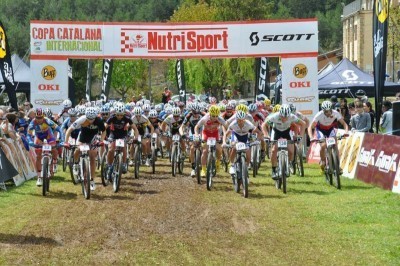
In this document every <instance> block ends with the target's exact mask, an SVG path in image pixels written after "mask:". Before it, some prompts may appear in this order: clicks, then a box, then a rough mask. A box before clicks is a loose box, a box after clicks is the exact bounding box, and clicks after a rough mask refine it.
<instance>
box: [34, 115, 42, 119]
mask: <svg viewBox="0 0 400 266" xmlns="http://www.w3.org/2000/svg"><path fill="white" fill-rule="evenodd" d="M35 118H36V119H43V118H44V116H36V117H35Z"/></svg>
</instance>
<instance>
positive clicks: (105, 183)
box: [100, 152, 110, 187]
mask: <svg viewBox="0 0 400 266" xmlns="http://www.w3.org/2000/svg"><path fill="white" fill-rule="evenodd" d="M106 161H107V160H106V153H105V152H104V153H103V155H102V156H101V165H100V176H101V183H102V184H103V186H105V187H106V186H108V184H109V183H110V182H109V181H108V179H107V162H106Z"/></svg>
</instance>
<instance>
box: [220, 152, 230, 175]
mask: <svg viewBox="0 0 400 266" xmlns="http://www.w3.org/2000/svg"><path fill="white" fill-rule="evenodd" d="M228 158H229V156H228V150H227V149H226V148H224V149H223V150H222V163H223V164H224V171H225V173H227V172H228V162H229V161H228Z"/></svg>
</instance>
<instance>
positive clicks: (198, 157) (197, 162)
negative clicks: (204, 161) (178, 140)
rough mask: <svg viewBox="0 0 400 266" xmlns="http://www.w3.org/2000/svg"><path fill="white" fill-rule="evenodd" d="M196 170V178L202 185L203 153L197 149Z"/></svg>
mask: <svg viewBox="0 0 400 266" xmlns="http://www.w3.org/2000/svg"><path fill="white" fill-rule="evenodd" d="M195 164H196V165H195V170H196V178H197V184H199V185H200V184H201V176H200V172H201V152H200V150H199V149H196V151H195Z"/></svg>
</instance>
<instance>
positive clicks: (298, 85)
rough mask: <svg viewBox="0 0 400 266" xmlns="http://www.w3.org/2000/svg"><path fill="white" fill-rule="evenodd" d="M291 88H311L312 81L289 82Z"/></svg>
mask: <svg viewBox="0 0 400 266" xmlns="http://www.w3.org/2000/svg"><path fill="white" fill-rule="evenodd" d="M289 87H290V88H293V89H295V88H311V81H292V82H290V83H289Z"/></svg>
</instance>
